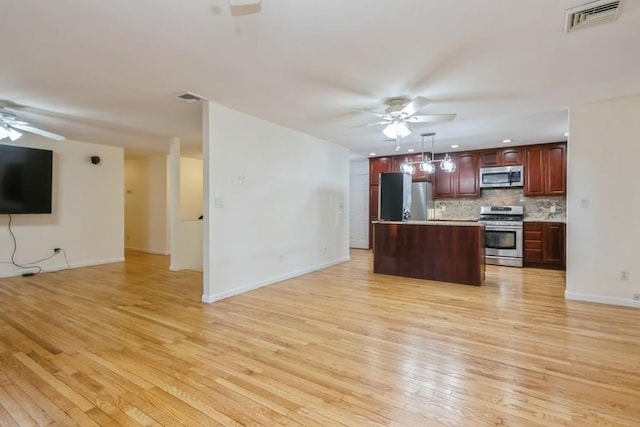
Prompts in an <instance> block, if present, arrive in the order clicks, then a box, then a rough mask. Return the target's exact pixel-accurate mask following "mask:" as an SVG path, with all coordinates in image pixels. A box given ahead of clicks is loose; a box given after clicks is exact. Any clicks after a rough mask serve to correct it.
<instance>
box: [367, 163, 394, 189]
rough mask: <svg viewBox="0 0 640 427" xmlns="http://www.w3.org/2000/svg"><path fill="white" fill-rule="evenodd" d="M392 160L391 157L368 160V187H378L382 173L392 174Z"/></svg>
mask: <svg viewBox="0 0 640 427" xmlns="http://www.w3.org/2000/svg"><path fill="white" fill-rule="evenodd" d="M392 168H393V159H392V158H391V157H374V158H372V159H369V185H378V180H379V177H380V174H381V173H382V172H392Z"/></svg>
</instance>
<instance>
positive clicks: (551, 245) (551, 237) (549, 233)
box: [542, 222, 565, 267]
mask: <svg viewBox="0 0 640 427" xmlns="http://www.w3.org/2000/svg"><path fill="white" fill-rule="evenodd" d="M543 230H544V231H543V233H542V241H543V242H544V247H543V251H542V253H543V255H544V259H543V262H544V263H546V264H549V265H550V266H554V267H564V266H565V224H563V223H559V222H549V223H545V224H544V228H543Z"/></svg>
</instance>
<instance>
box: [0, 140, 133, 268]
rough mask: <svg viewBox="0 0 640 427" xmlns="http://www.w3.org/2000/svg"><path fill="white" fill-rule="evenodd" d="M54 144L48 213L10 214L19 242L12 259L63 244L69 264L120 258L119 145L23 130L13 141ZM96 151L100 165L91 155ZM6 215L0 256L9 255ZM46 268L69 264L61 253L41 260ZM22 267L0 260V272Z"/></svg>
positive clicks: (1, 218)
mask: <svg viewBox="0 0 640 427" xmlns="http://www.w3.org/2000/svg"><path fill="white" fill-rule="evenodd" d="M11 145H19V146H25V147H32V148H41V149H47V150H52V151H53V152H54V155H53V200H52V203H53V206H52V210H53V213H52V214H44V215H13V224H12V230H13V232H14V234H15V236H16V239H17V242H18V250H17V252H16V257H15V258H16V261H17V262H18V263H19V264H20V263H27V262H30V261H35V260H38V259H41V258H45V257H47V256H49V255H51V254H53V248H57V247H59V248H63V249H64V251H65V252H66V254H67V258H68V260H69V264H70V265H71V267H81V266H87V265H94V264H103V263H110V262H118V261H123V260H124V253H123V247H124V238H123V230H124V196H123V187H124V185H123V184H124V183H123V167H124V166H123V165H124V154H123V150H122V148H117V147H109V146H104V145H96V144H88V143H84V142H77V141H69V140H67V141H63V142H52V141H50V140H47V139H43V138H40V137H36V136H30V135H28V134H25V135H24V136H23V137H22V138H20V139H19V140H18V141H16V142H15V143H12V144H11ZM93 155H97V156H100V158H101V160H102V161H101V163H100V164H99V165H93V164H91V162H90V160H89V158H90V157H91V156H93ZM7 223H8V216H7V215H0V242H4V243H3V244H2V245H0V261H9V260H11V252H12V250H13V244H12V240H11V237H10V235H9V231H8V229H7ZM40 265H41V266H42V267H43V268H44V269H45V270H56V269H62V268H67V266H66V262H65V259H64V256H63V254H62V253H61V254H60V255H56V256H55V257H54V258H52V259H51V260H48V261H44V262H42V263H40ZM23 271H24V270H21V269H18V268H16V267H14V266H12V265H10V264H0V277H7V276H13V275H20V274H22V272H23Z"/></svg>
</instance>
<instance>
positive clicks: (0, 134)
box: [0, 104, 66, 141]
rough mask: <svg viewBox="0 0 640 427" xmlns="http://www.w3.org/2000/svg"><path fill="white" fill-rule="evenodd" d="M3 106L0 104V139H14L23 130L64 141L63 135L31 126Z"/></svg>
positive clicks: (19, 135) (18, 136) (20, 134)
mask: <svg viewBox="0 0 640 427" xmlns="http://www.w3.org/2000/svg"><path fill="white" fill-rule="evenodd" d="M5 108H6V105H4V104H0V140H2V139H5V138H9V139H11V141H15V140H17V139H18V138H20V137H21V136H22V133H23V132H29V133H33V134H35V135H40V136H44V137H45V138H49V139H53V140H56V141H64V140H65V139H66V138H65V137H64V136H61V135H57V134H55V133H52V132H48V131H46V130H43V129H39V128H37V127H34V126H31V125H30V124H29V123H27V122H22V121H18V120H17V118H16V115H15V114H13V113H12V112H10V111H7V110H6V109H5ZM19 131H22V132H19Z"/></svg>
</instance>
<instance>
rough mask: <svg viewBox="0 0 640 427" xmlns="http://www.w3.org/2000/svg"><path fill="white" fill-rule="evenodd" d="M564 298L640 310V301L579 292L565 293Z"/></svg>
mask: <svg viewBox="0 0 640 427" xmlns="http://www.w3.org/2000/svg"><path fill="white" fill-rule="evenodd" d="M564 297H565V298H566V299H570V300H576V301H587V302H597V303H600V304H611V305H622V306H625V307H635V308H640V301H634V300H632V299H627V298H620V297H608V296H606V295H594V294H583V293H579V292H569V291H564Z"/></svg>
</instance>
